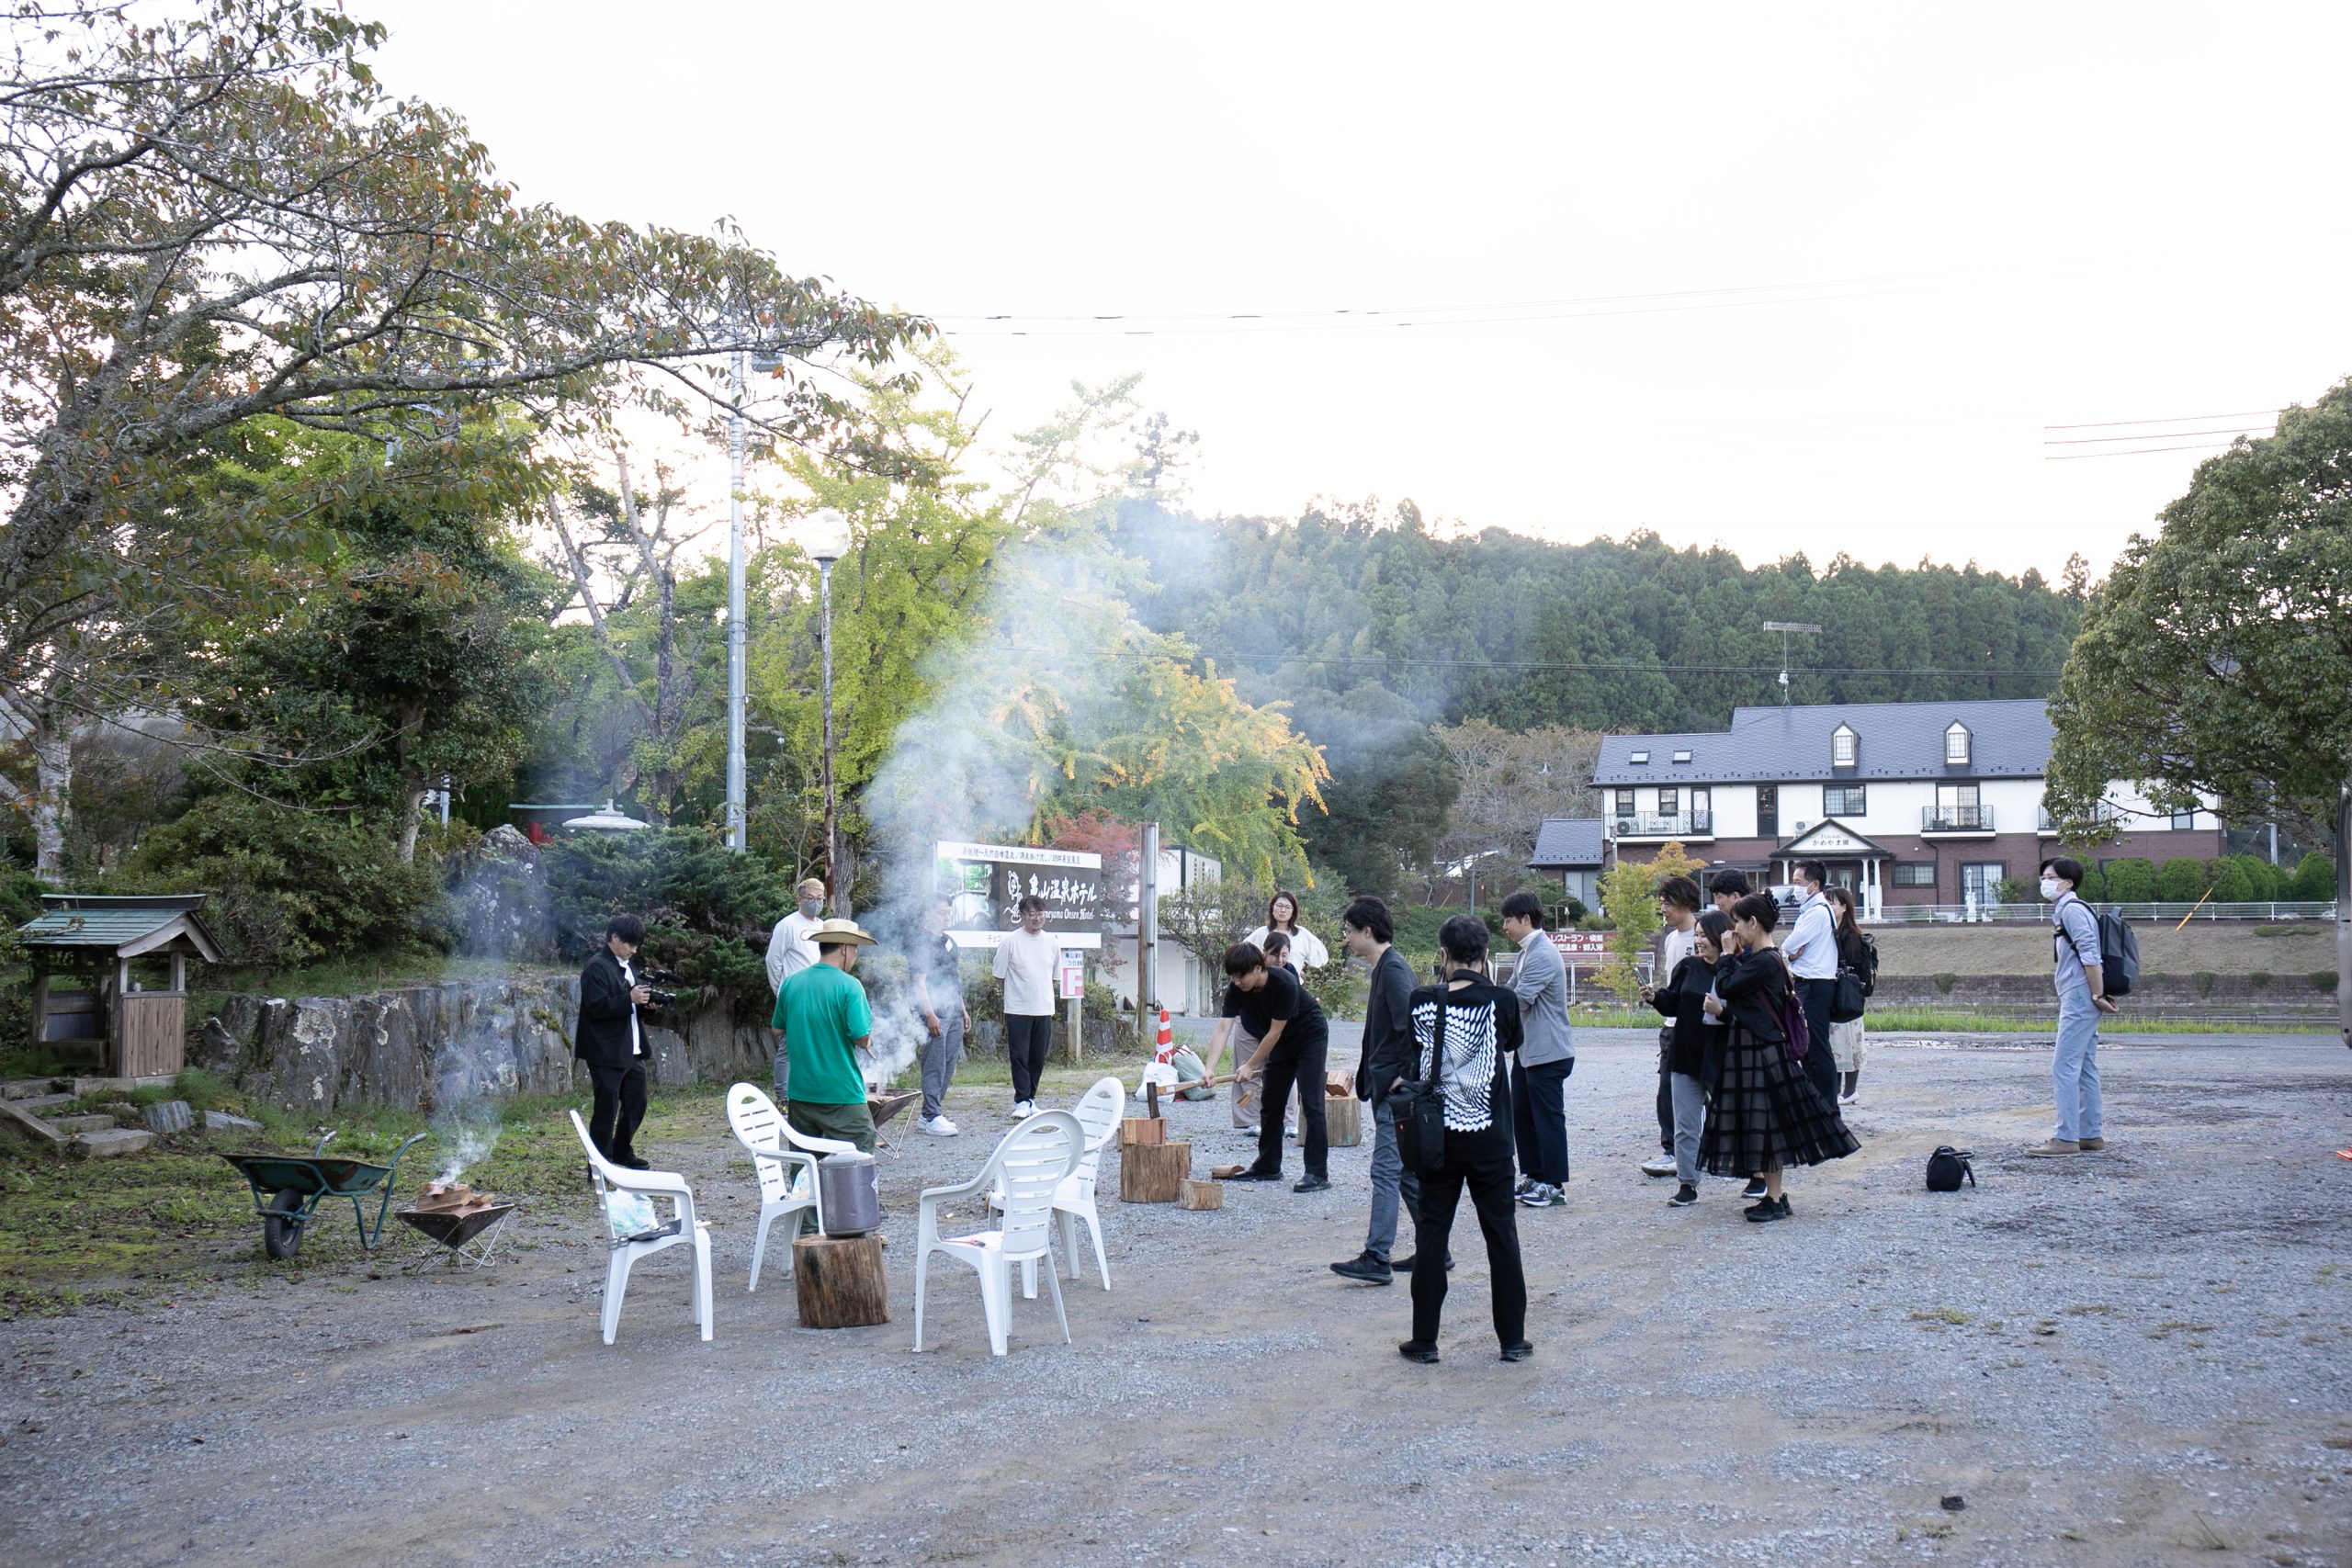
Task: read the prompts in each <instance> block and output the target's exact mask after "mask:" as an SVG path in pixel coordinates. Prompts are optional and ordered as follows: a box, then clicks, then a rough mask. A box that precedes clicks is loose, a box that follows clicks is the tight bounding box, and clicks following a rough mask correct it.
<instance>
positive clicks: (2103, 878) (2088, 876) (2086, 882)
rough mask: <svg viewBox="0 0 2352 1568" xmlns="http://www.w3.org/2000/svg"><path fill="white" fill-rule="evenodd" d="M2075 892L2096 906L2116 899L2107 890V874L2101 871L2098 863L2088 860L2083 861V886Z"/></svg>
mask: <svg viewBox="0 0 2352 1568" xmlns="http://www.w3.org/2000/svg"><path fill="white" fill-rule="evenodd" d="M2077 858H2082V857H2077ZM2075 892H2077V893H2079V894H2081V895H2082V896H2083V897H2086V898H2087V899H2089V900H2090V901H2091V902H2092V903H2094V904H2098V903H2104V902H2105V901H2106V900H2107V899H2109V898H2110V897H2114V895H2112V894H2110V893H2109V892H2108V890H2107V873H2106V872H2104V871H2101V870H2100V869H2099V864H2098V862H2097V861H2095V860H2090V859H2086V858H2084V859H2083V885H2082V886H2080V887H2077V888H2076V889H2075Z"/></svg>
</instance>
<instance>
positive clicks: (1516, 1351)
mask: <svg viewBox="0 0 2352 1568" xmlns="http://www.w3.org/2000/svg"><path fill="white" fill-rule="evenodd" d="M1533 1354H1535V1347H1534V1346H1532V1345H1530V1344H1529V1343H1528V1342H1527V1341H1526V1340H1524V1339H1514V1340H1512V1341H1511V1342H1510V1344H1508V1345H1506V1346H1504V1347H1503V1359H1504V1360H1506V1361H1524V1360H1525V1359H1528V1358H1529V1357H1530V1356H1532V1355H1533Z"/></svg>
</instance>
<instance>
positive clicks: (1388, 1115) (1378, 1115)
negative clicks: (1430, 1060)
mask: <svg viewBox="0 0 2352 1568" xmlns="http://www.w3.org/2000/svg"><path fill="white" fill-rule="evenodd" d="M1372 1122H1373V1137H1372V1228H1371V1229H1370V1230H1367V1231H1366V1232H1364V1236H1363V1249H1364V1250H1365V1251H1366V1252H1369V1253H1371V1254H1372V1255H1373V1256H1374V1258H1379V1259H1380V1260H1381V1261H1382V1262H1383V1263H1385V1262H1387V1261H1388V1254H1389V1252H1390V1250H1391V1249H1393V1248H1394V1247H1396V1245H1397V1201H1398V1200H1399V1199H1402V1200H1403V1202H1404V1209H1405V1213H1408V1214H1410V1215H1411V1216H1412V1217H1413V1229H1414V1231H1415V1232H1416V1233H1417V1234H1418V1233H1419V1230H1420V1228H1421V1179H1420V1177H1419V1176H1418V1175H1417V1174H1415V1173H1414V1172H1412V1171H1409V1170H1407V1169H1406V1168H1405V1162H1404V1161H1403V1160H1402V1159H1400V1158H1398V1157H1397V1111H1396V1110H1395V1108H1394V1107H1392V1106H1391V1105H1390V1104H1389V1103H1388V1101H1387V1100H1386V1099H1385V1098H1383V1099H1381V1100H1377V1101H1375V1102H1374V1105H1373V1108H1372Z"/></svg>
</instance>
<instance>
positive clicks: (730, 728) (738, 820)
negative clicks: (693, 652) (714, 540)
mask: <svg viewBox="0 0 2352 1568" xmlns="http://www.w3.org/2000/svg"><path fill="white" fill-rule="evenodd" d="M728 367H729V370H730V371H731V373H732V377H733V383H734V385H733V390H734V394H735V396H734V401H733V402H732V404H730V405H729V408H728V411H727V847H728V848H729V849H730V850H733V851H734V852H736V853H738V854H741V852H743V851H744V850H745V849H746V848H747V847H748V838H747V834H746V826H747V824H746V811H745V806H744V791H743V686H744V679H743V351H742V350H741V349H740V348H739V349H737V350H736V351H735V352H734V354H733V355H729V361H728ZM827 657H828V659H829V660H830V658H831V655H830V654H828V655H827ZM830 668H831V666H830V664H829V665H828V669H830ZM828 682H829V684H830V676H829V677H828ZM826 711H827V712H828V713H831V698H830V696H829V697H828V698H827V702H826ZM831 728H832V724H831V719H830V718H829V719H828V720H827V721H826V730H827V734H828V739H827V742H826V750H827V751H828V753H829V754H830V752H831V739H830V736H831ZM825 777H826V786H825V787H826V790H827V793H828V795H829V796H830V794H831V789H832V784H831V779H832V773H831V768H830V767H828V769H827V771H826V775H825ZM828 817H829V819H830V812H829V814H828Z"/></svg>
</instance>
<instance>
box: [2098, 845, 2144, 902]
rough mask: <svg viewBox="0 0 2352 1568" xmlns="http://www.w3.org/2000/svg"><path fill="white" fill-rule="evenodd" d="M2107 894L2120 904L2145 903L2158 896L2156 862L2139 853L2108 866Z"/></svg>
mask: <svg viewBox="0 0 2352 1568" xmlns="http://www.w3.org/2000/svg"><path fill="white" fill-rule="evenodd" d="M2107 896H2108V897H2109V899H2110V900H2111V901H2113V902H2115V903H2118V904H2145V903H2148V902H2150V901H2151V900H2153V899H2154V897H2155V896H2156V863H2155V862H2154V861H2152V860H2148V859H2145V858H2144V857H2143V856H2139V855H2131V856H2127V857H2126V858H2124V859H2122V860H2120V861H2117V862H2116V863H2114V864H2113V865H2110V866H2109V867H2108V868H2107Z"/></svg>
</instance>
